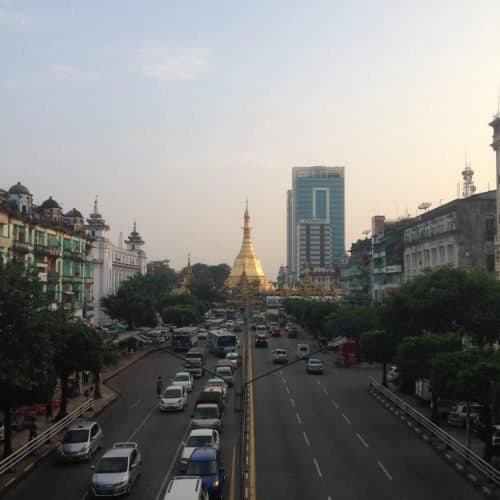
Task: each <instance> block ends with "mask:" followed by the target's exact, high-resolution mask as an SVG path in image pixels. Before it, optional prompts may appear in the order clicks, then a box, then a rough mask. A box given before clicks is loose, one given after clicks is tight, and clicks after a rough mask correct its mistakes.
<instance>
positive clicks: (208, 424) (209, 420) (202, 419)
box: [191, 403, 222, 432]
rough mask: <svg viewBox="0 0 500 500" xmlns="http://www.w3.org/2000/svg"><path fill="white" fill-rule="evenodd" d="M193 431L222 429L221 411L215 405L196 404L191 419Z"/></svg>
mask: <svg viewBox="0 0 500 500" xmlns="http://www.w3.org/2000/svg"><path fill="white" fill-rule="evenodd" d="M191 426H192V428H193V429H216V430H218V431H219V432H220V430H221V427H222V411H221V409H220V407H219V405H218V404H217V403H198V404H197V405H196V406H195V407H194V412H193V415H192V419H191Z"/></svg>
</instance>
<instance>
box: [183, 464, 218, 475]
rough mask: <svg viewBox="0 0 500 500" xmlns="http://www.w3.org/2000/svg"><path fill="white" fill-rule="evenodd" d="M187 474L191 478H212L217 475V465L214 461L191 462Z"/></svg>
mask: <svg viewBox="0 0 500 500" xmlns="http://www.w3.org/2000/svg"><path fill="white" fill-rule="evenodd" d="M186 474H187V475H189V476H209V475H210V476H211V475H214V474H217V464H216V463H215V462H214V461H211V462H195V461H191V462H189V463H188V465H187V468H186Z"/></svg>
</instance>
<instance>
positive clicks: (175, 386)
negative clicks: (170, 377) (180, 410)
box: [163, 384, 184, 392]
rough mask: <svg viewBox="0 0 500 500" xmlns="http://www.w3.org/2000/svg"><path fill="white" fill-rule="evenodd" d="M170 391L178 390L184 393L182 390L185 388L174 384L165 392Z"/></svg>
mask: <svg viewBox="0 0 500 500" xmlns="http://www.w3.org/2000/svg"><path fill="white" fill-rule="evenodd" d="M170 389H177V390H179V391H182V390H184V386H183V385H178V384H172V385H169V386H167V388H166V389H165V391H168V390H170ZM165 391H163V392H165Z"/></svg>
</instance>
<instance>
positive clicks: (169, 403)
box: [158, 385, 188, 411]
mask: <svg viewBox="0 0 500 500" xmlns="http://www.w3.org/2000/svg"><path fill="white" fill-rule="evenodd" d="M187 404H188V393H187V390H186V387H185V386H183V385H169V386H168V387H167V388H166V389H165V391H164V392H163V394H162V395H161V397H160V402H159V403H158V408H159V409H160V411H184V408H185V407H186V405H187Z"/></svg>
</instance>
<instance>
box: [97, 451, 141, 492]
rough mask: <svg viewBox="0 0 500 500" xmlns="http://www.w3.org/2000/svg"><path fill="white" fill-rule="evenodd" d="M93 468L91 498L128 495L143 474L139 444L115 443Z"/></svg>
mask: <svg viewBox="0 0 500 500" xmlns="http://www.w3.org/2000/svg"><path fill="white" fill-rule="evenodd" d="M91 468H92V469H93V471H94V472H93V474H92V478H91V480H90V488H89V496H90V498H99V497H104V496H113V497H116V496H121V495H128V494H129V493H130V490H131V489H132V486H133V485H134V483H135V482H136V480H137V478H138V477H139V476H140V474H141V470H142V456H141V452H140V451H139V447H138V446H137V443H132V442H125V443H115V444H114V445H113V447H112V448H111V449H109V450H107V451H106V452H104V454H103V455H102V457H101V458H100V460H99V462H97V465H92V466H91Z"/></svg>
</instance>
